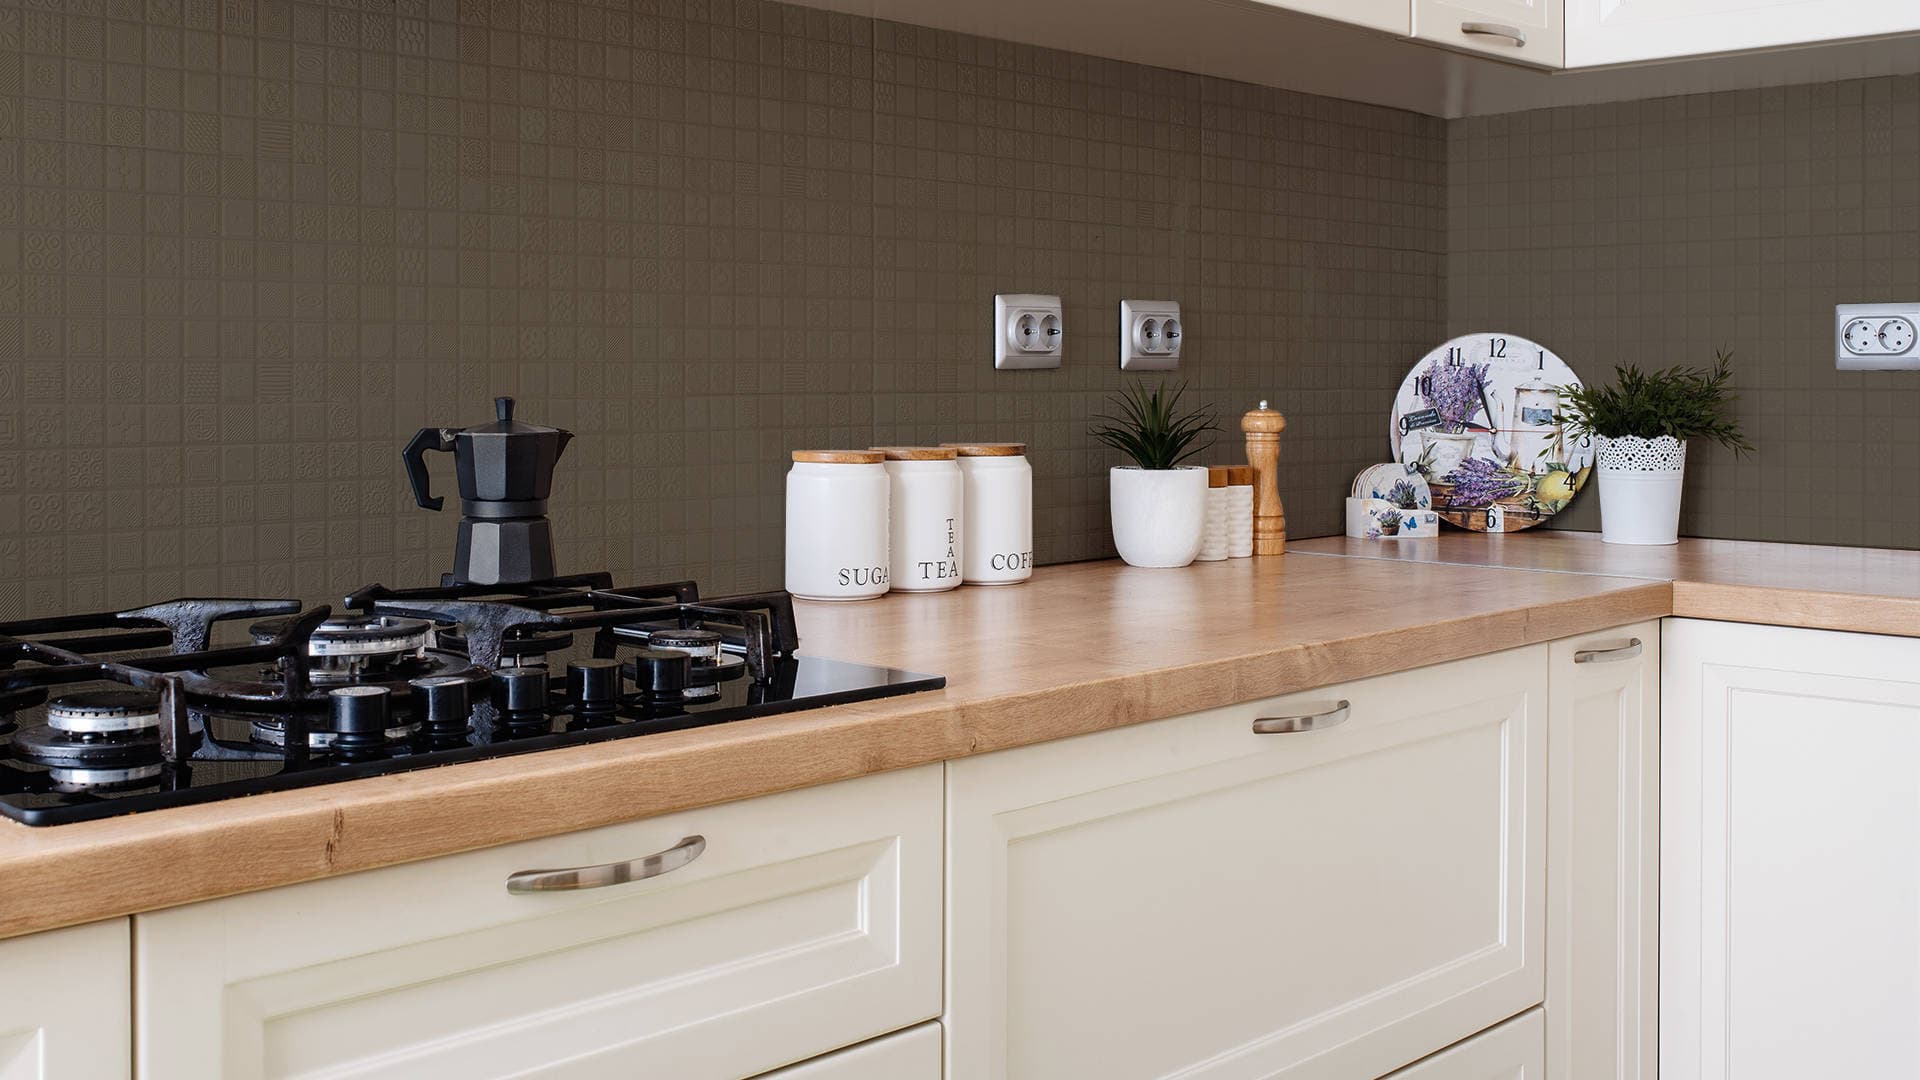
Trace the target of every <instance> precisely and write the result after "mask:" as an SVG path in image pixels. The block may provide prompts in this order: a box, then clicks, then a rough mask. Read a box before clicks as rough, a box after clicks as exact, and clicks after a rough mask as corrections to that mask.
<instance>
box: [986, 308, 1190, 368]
mask: <svg viewBox="0 0 1920 1080" xmlns="http://www.w3.org/2000/svg"><path fill="white" fill-rule="evenodd" d="M1185 334H1186V332H1185V328H1184V327H1183V326H1182V325H1181V322H1180V304H1179V303H1178V302H1177V301H1173V300H1122V301H1120V370H1122V371H1172V370H1173V369H1175V368H1177V367H1179V366H1180V346H1181V344H1182V343H1183V340H1184V338H1185ZM1065 338H1066V323H1065V322H1063V321H1062V319H1061V317H1060V298H1059V297H1058V296H1049V295H1046V294H1043V293H1001V294H1000V295H998V296H995V297H994V298H993V366H994V367H995V368H998V369H1000V370H1002V371H1007V370H1021V369H1033V368H1057V367H1059V366H1060V354H1061V344H1062V343H1063V342H1064V340H1065Z"/></svg>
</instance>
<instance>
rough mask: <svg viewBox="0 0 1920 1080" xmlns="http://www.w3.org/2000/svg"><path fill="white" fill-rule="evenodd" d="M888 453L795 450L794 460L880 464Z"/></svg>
mask: <svg viewBox="0 0 1920 1080" xmlns="http://www.w3.org/2000/svg"><path fill="white" fill-rule="evenodd" d="M886 459H887V455H885V454H883V453H881V452H880V451H878V450H795V451H794V452H793V460H795V461H807V462H812V463H813V464H816V465H878V464H880V463H881V462H882V461H885V460H886Z"/></svg>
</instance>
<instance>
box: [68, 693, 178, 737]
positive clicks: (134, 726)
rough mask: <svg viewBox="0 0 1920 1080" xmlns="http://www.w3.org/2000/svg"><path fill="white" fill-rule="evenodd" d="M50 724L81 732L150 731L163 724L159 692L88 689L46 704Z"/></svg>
mask: <svg viewBox="0 0 1920 1080" xmlns="http://www.w3.org/2000/svg"><path fill="white" fill-rule="evenodd" d="M47 726H48V727H50V728H53V729H55V730H57V731H65V732H68V733H71V734H79V735H110V734H120V733H125V732H138V731H149V730H152V729H155V728H158V727H159V726H160V695H159V694H157V693H155V692H153V691H152V690H89V691H84V692H81V693H78V694H64V695H62V696H60V697H57V698H54V699H53V700H52V701H51V702H48V703H47Z"/></svg>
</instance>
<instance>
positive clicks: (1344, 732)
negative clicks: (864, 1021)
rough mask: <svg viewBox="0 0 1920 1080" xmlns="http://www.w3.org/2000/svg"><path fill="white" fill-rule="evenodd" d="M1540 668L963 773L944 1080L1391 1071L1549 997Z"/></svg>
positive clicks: (1428, 682)
mask: <svg viewBox="0 0 1920 1080" xmlns="http://www.w3.org/2000/svg"><path fill="white" fill-rule="evenodd" d="M1546 659H1547V658H1546V650H1545V648H1544V647H1534V648H1528V649H1521V650H1515V651H1513V652H1508V653H1502V654H1499V655H1496V656H1491V657H1482V658H1478V659H1475V660H1469V661H1462V662H1458V663H1452V664H1445V665H1440V666H1436V667H1432V668H1427V669H1424V670H1420V671H1415V672H1407V673H1404V674H1400V675H1391V676H1385V677H1382V678H1378V679H1371V680H1367V681H1365V682H1361V683H1355V684H1349V685H1347V686H1342V687H1332V688H1328V689H1324V690H1319V691H1314V692H1311V693H1307V694H1301V695H1294V696H1292V697H1289V698H1282V699H1277V700H1273V701H1269V702H1264V703H1257V704H1256V705H1248V706H1236V707H1233V708H1227V709H1218V710H1212V711H1209V712H1205V713H1198V714H1195V715H1192V716H1186V717H1178V718H1175V719H1172V720H1164V721H1158V722H1155V723H1151V724H1142V725H1139V726H1136V727H1130V728H1123V729H1119V730H1116V731H1110V732H1103V733H1099V734H1094V735H1088V736H1083V737H1080V738H1076V739H1068V740H1063V741H1060V742H1057V743H1049V744H1044V745H1041V746H1035V747H1026V748H1022V749H1017V750H1010V751H1006V752H1003V753H998V754H990V755H984V756H982V757H978V758H967V759H963V760H960V761H955V762H950V763H949V765H948V793H947V794H948V804H947V808H948V835H949V851H948V859H949V873H948V888H949V892H948V910H949V912H950V913H951V915H950V919H949V930H948V934H949V937H948V978H949V985H948V1005H947V1008H948V1011H947V1046H948V1074H949V1075H951V1076H955V1077H967V1078H969V1080H977V1078H1007V1080H1052V1078H1056V1077H1063V1076H1099V1077H1102V1078H1103V1080H1120V1078H1126V1077H1161V1076H1169V1075H1174V1074H1178V1075H1180V1076H1182V1077H1185V1078H1191V1080H1202V1078H1205V1080H1223V1078H1229V1077H1231V1078H1241V1077H1299V1078H1304V1077H1308V1076H1313V1077H1321V1076H1329V1077H1330V1076H1378V1075H1381V1074H1383V1073H1386V1072H1388V1071H1390V1070H1392V1069H1394V1068H1397V1067H1399V1066H1401V1065H1404V1064H1406V1063H1408V1062H1410V1061H1413V1060H1415V1059H1417V1058H1419V1057H1421V1056H1422V1055H1424V1054H1428V1053H1431V1052H1433V1051H1435V1050H1437V1049H1439V1048H1441V1047H1443V1046H1446V1045H1448V1044H1449V1043H1452V1042H1455V1041H1457V1040H1459V1039H1461V1038H1464V1037H1465V1036H1467V1035H1470V1034H1472V1033H1473V1032H1475V1031H1479V1030H1481V1029H1483V1028H1485V1027H1487V1026H1488V1025H1489V1024H1492V1023H1495V1022H1497V1021H1499V1020H1501V1019H1502V1018H1504V1017H1508V1016H1512V1015H1514V1014H1515V1013H1517V1012H1520V1011H1521V1010H1523V1009H1525V1008H1527V1007H1528V1006H1531V1005H1534V1004H1536V1003H1538V1002H1539V1001H1540V1000H1541V994H1542V986H1543V975H1542V970H1543V969H1542V962H1541V957H1542V949H1541V944H1542V937H1541V926H1542V895H1543V883H1544V878H1543V873H1542V868H1543V861H1544V860H1543V852H1544V836H1545V832H1544V827H1543V826H1544V817H1545V813H1544V811H1545V801H1544V795H1545V791H1544V777H1545V750H1546V739H1545V716H1546ZM1338 699H1345V700H1347V701H1348V702H1349V709H1348V711H1347V719H1346V720H1345V722H1343V723H1340V724H1338V725H1337V726H1331V727H1325V728H1323V729H1311V730H1304V731H1289V732H1286V733H1283V734H1271V735H1257V734H1254V733H1253V731H1252V726H1253V724H1254V722H1255V720H1256V719H1258V718H1260V717H1271V716H1283V715H1300V714H1303V713H1316V712H1318V713H1324V712H1325V710H1324V709H1321V708H1319V707H1317V706H1316V705H1315V704H1314V703H1315V702H1323V701H1333V700H1338ZM1172 1018H1178V1019H1177V1021H1176V1020H1174V1019H1172Z"/></svg>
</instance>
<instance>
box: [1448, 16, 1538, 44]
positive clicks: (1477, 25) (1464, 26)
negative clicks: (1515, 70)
mask: <svg viewBox="0 0 1920 1080" xmlns="http://www.w3.org/2000/svg"><path fill="white" fill-rule="evenodd" d="M1460 32H1461V33H1463V34H1468V35H1471V36H1473V37H1490V38H1506V39H1507V40H1508V41H1511V42H1513V47H1514V48H1516V49H1524V48H1526V46H1527V32H1526V31H1525V30H1522V29H1520V28H1519V27H1517V26H1508V25H1507V24H1506V23H1490V22H1463V23H1461V24H1460Z"/></svg>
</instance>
